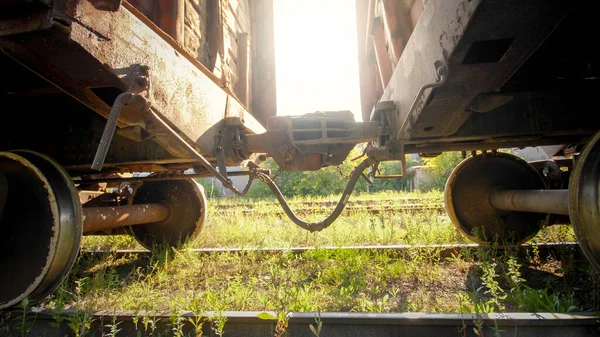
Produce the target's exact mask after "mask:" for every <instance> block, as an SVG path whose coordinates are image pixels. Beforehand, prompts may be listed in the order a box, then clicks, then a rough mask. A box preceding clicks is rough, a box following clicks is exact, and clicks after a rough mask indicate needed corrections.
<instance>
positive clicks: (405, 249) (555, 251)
mask: <svg viewBox="0 0 600 337" xmlns="http://www.w3.org/2000/svg"><path fill="white" fill-rule="evenodd" d="M479 248H481V245H479V244H438V245H383V246H380V245H378V246H338V247H336V246H325V247H291V248H283V247H271V248H189V249H186V250H187V251H191V252H194V253H198V254H207V255H208V254H219V253H238V254H239V253H252V252H260V253H265V254H281V253H292V254H303V253H306V252H308V251H314V250H330V251H336V250H341V249H347V250H359V251H367V252H396V253H398V254H410V253H411V252H415V251H419V250H431V251H433V252H435V253H436V254H439V256H440V258H446V257H450V256H452V255H453V254H454V255H456V254H459V253H461V252H462V253H474V252H476V251H477V250H478V249H479ZM534 251H535V252H536V253H537V254H538V255H540V256H542V257H544V256H548V255H559V254H564V253H567V252H568V253H570V254H581V251H580V247H579V244H578V243H577V242H547V243H534V244H522V245H519V246H518V248H517V253H518V254H519V255H521V256H524V255H526V254H531V253H533V252H534ZM81 253H82V254H115V255H127V254H137V255H142V256H150V255H151V254H152V252H151V251H149V250H146V249H119V250H111V249H85V250H82V251H81Z"/></svg>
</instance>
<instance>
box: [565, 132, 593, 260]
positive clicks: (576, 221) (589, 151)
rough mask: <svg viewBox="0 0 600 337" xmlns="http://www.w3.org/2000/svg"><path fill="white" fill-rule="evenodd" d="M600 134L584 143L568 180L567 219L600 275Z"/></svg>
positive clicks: (584, 251)
mask: <svg viewBox="0 0 600 337" xmlns="http://www.w3.org/2000/svg"><path fill="white" fill-rule="evenodd" d="M599 196H600V132H598V133H596V135H595V136H594V137H593V138H592V139H591V140H590V141H589V142H588V143H587V145H586V146H585V148H584V149H583V151H582V152H581V154H580V155H579V157H578V158H577V161H576V163H575V167H574V168H573V172H572V173H571V178H570V180H569V216H570V217H571V224H572V225H573V230H574V231H575V236H576V237H577V241H578V242H579V245H580V246H581V249H582V250H583V253H584V254H585V256H586V257H587V259H588V260H589V261H590V262H591V264H592V265H593V266H594V267H595V268H596V270H598V271H600V199H599Z"/></svg>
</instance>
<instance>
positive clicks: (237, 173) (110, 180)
mask: <svg viewBox="0 0 600 337" xmlns="http://www.w3.org/2000/svg"><path fill="white" fill-rule="evenodd" d="M257 171H258V172H261V173H265V174H271V173H270V172H269V170H268V169H264V170H257ZM251 174H252V171H229V172H227V176H229V177H241V176H249V175H251ZM210 177H211V176H210V175H209V174H208V173H206V172H204V173H191V174H180V175H171V176H169V175H167V176H161V175H155V176H147V177H128V178H108V177H105V178H95V179H80V180H73V183H74V184H93V183H101V182H106V183H115V182H118V183H125V182H133V181H142V182H143V181H163V180H182V179H194V178H210Z"/></svg>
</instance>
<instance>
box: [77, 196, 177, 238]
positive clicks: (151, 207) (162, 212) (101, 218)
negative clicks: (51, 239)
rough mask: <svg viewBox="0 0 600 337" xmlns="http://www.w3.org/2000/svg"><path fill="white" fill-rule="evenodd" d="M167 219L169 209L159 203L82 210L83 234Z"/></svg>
mask: <svg viewBox="0 0 600 337" xmlns="http://www.w3.org/2000/svg"><path fill="white" fill-rule="evenodd" d="M167 217H169V208H168V207H167V206H165V205H163V204H160V203H153V204H139V205H129V206H118V207H86V208H84V209H83V232H84V233H92V232H96V231H100V230H103V229H109V228H117V227H125V226H131V225H141V224H147V223H154V222H160V221H163V220H165V219H166V218H167Z"/></svg>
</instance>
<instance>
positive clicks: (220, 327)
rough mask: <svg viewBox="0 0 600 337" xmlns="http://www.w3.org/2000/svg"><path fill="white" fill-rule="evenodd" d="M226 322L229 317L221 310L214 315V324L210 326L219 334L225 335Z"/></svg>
mask: <svg viewBox="0 0 600 337" xmlns="http://www.w3.org/2000/svg"><path fill="white" fill-rule="evenodd" d="M225 322H227V317H225V316H223V313H222V312H220V311H219V313H218V314H217V315H216V316H214V317H212V324H211V326H210V327H211V329H212V330H213V331H214V332H215V334H216V335H217V336H223V333H224V329H225Z"/></svg>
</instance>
